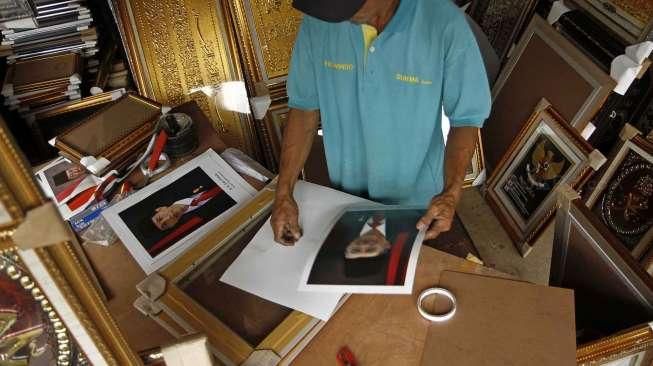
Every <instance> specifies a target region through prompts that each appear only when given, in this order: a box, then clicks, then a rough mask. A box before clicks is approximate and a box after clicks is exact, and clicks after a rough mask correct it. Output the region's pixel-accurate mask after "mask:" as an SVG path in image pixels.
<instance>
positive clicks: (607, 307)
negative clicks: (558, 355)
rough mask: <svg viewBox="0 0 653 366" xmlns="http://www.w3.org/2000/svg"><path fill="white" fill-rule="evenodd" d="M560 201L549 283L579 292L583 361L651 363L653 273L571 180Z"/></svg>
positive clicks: (578, 326) (561, 191) (562, 188)
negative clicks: (625, 245)
mask: <svg viewBox="0 0 653 366" xmlns="http://www.w3.org/2000/svg"><path fill="white" fill-rule="evenodd" d="M558 205H559V209H558V211H557V215H556V226H555V237H554V245H553V256H552V262H551V275H550V285H551V286H559V287H564V288H570V289H573V290H574V292H575V300H576V301H575V302H576V305H575V306H576V329H577V343H578V344H579V347H578V350H577V362H578V364H581V365H590V364H591V365H603V364H608V363H610V362H617V361H619V363H618V364H624V365H626V364H627V365H648V364H650V362H651V360H652V359H653V333H652V332H651V327H650V325H649V323H648V322H649V321H650V319H651V316H653V279H652V278H651V277H650V276H649V275H648V274H647V273H646V272H645V271H644V270H643V269H642V268H641V265H640V264H639V263H638V262H637V261H636V260H635V259H634V258H633V256H632V254H631V253H630V252H629V251H628V249H627V248H626V247H624V246H623V245H622V244H621V243H619V240H618V239H617V238H616V237H615V236H614V235H613V234H612V233H611V232H610V230H608V228H607V227H606V225H605V224H604V223H603V222H602V221H601V219H599V218H598V217H597V215H596V214H595V213H593V212H592V211H591V210H590V209H589V208H588V207H586V205H585V203H584V202H583V201H582V200H581V199H580V195H579V194H578V193H577V192H576V191H574V190H573V189H572V188H571V187H569V186H568V185H563V186H560V188H559V189H558Z"/></svg>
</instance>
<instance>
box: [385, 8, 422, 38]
mask: <svg viewBox="0 0 653 366" xmlns="http://www.w3.org/2000/svg"><path fill="white" fill-rule="evenodd" d="M414 6H415V0H400V1H399V6H398V7H397V11H395V14H394V15H393V16H392V18H391V19H390V22H389V23H388V25H387V26H386V27H385V29H384V30H383V32H381V34H383V33H386V32H387V33H388V34H390V33H401V32H402V31H403V30H405V29H406V28H407V27H408V24H410V21H411V18H412V16H411V15H412V14H413V9H414Z"/></svg>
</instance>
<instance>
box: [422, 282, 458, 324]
mask: <svg viewBox="0 0 653 366" xmlns="http://www.w3.org/2000/svg"><path fill="white" fill-rule="evenodd" d="M430 295H442V296H444V297H446V298H448V299H449V300H451V304H452V305H451V310H449V311H448V312H447V313H444V314H431V313H429V312H428V311H426V310H424V308H423V307H422V301H424V299H426V297H427V296H430ZM417 311H419V314H420V315H421V316H422V317H424V319H426V320H429V321H432V322H444V321H447V320H449V319H451V318H452V317H453V316H454V314H456V297H455V296H454V295H453V294H452V293H451V291H449V290H447V289H443V288H440V287H434V288H429V289H426V290H424V291H422V293H421V294H420V295H419V298H418V299H417Z"/></svg>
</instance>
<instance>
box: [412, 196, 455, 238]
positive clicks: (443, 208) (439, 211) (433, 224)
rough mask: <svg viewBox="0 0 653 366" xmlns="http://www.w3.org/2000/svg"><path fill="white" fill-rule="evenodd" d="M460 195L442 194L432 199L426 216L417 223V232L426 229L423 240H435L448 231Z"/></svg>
mask: <svg viewBox="0 0 653 366" xmlns="http://www.w3.org/2000/svg"><path fill="white" fill-rule="evenodd" d="M459 199H460V193H458V192H456V193H448V192H444V193H442V194H440V195H438V196H435V197H433V199H432V200H431V203H430V204H429V208H428V210H427V211H426V214H424V216H423V217H422V218H421V219H420V220H419V221H418V222H417V230H422V229H424V228H428V230H427V231H426V236H425V237H424V240H431V239H435V238H437V237H438V235H440V233H443V232H446V231H449V229H451V223H452V222H453V217H454V214H455V213H456V205H457V204H458V200H459Z"/></svg>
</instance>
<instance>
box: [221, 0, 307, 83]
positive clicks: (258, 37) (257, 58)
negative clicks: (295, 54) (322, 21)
mask: <svg viewBox="0 0 653 366" xmlns="http://www.w3.org/2000/svg"><path fill="white" fill-rule="evenodd" d="M227 3H228V4H229V11H230V13H231V16H232V18H233V19H234V25H235V27H236V35H237V37H238V40H239V44H240V51H241V54H242V57H243V60H244V62H243V64H244V66H245V72H246V74H247V76H248V79H249V80H248V81H249V83H250V86H251V87H253V85H254V84H255V83H258V82H264V83H265V84H266V85H268V86H271V85H273V84H275V83H280V82H285V79H286V76H287V75H288V67H289V65H290V54H291V52H292V46H293V44H294V43H295V36H296V34H297V31H298V30H299V24H300V22H301V18H302V15H301V13H300V12H299V11H297V10H295V9H294V8H293V7H292V2H291V1H290V0H233V1H227Z"/></svg>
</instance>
